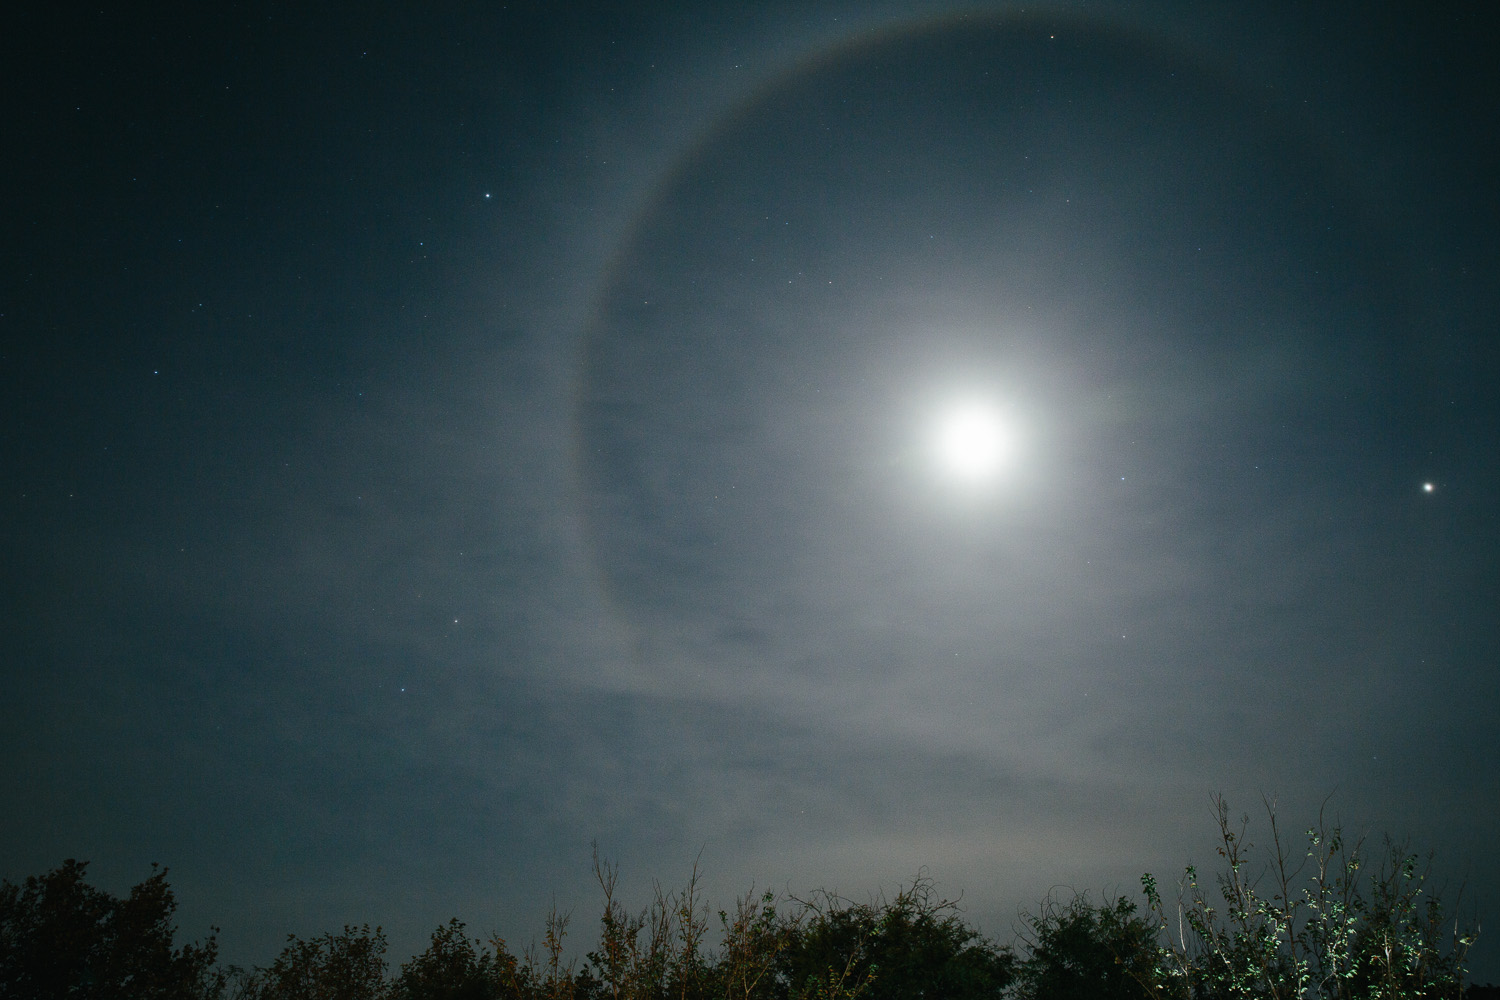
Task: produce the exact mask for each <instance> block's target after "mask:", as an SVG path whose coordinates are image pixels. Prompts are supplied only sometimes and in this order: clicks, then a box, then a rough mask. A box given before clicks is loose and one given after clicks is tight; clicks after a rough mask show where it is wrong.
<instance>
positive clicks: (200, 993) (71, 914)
mask: <svg viewBox="0 0 1500 1000" xmlns="http://www.w3.org/2000/svg"><path fill="white" fill-rule="evenodd" d="M152 867H153V869H154V871H153V874H152V875H151V877H150V878H148V879H146V881H144V882H142V883H140V884H139V885H137V886H136V887H135V888H133V889H131V890H130V895H128V896H126V897H125V898H124V899H120V898H117V897H115V896H113V895H111V894H110V893H108V892H105V891H103V890H101V889H96V888H94V887H93V886H91V885H89V884H88V883H87V882H86V881H85V880H84V876H85V874H86V873H87V872H86V870H87V868H88V863H87V862H83V861H75V860H72V859H69V860H67V861H64V862H63V863H62V864H61V865H60V866H59V867H57V868H54V869H53V870H52V871H50V872H48V873H47V874H45V875H41V876H32V877H30V878H28V879H27V880H26V882H25V883H24V884H23V885H14V884H12V883H10V882H0V997H5V998H26V1000H32V998H36V1000H52V998H57V1000H64V998H66V1000H95V998H98V1000H179V998H180V1000H197V998H201V997H210V996H214V995H217V994H218V993H219V992H220V991H221V990H222V987H223V982H224V978H223V975H222V974H221V973H219V972H217V971H216V970H215V969H214V961H215V959H216V958H217V955H218V947H217V943H216V941H215V938H214V937H213V936H212V935H210V936H209V938H208V940H207V941H205V942H203V943H202V944H189V945H183V946H182V947H180V948H174V947H173V942H172V939H173V936H174V935H175V933H176V928H175V927H174V926H173V925H172V914H173V912H174V911H176V909H177V900H176V898H175V897H174V896H173V894H172V888H171V886H170V885H168V884H167V871H166V869H165V868H156V866H154V865H153V866H152Z"/></svg>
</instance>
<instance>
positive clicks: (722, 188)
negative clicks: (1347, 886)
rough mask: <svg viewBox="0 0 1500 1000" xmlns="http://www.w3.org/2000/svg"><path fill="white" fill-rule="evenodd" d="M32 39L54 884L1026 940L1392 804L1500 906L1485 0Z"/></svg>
mask: <svg viewBox="0 0 1500 1000" xmlns="http://www.w3.org/2000/svg"><path fill="white" fill-rule="evenodd" d="M5 34H6V36H7V40H6V42H5V43H4V45H5V49H6V52H5V54H4V58H3V59H0V64H3V66H4V69H3V70H0V72H3V73H4V74H5V85H6V93H7V95H8V100H7V102H6V105H7V106H6V110H5V112H4V114H5V124H6V135H7V137H8V142H7V146H8V149H9V155H8V156H7V158H6V159H7V168H8V169H7V173H8V174H9V176H10V180H9V183H8V184H7V185H6V187H7V194H6V197H5V200H4V204H5V214H4V218H3V227H4V229H3V231H4V236H5V242H4V246H5V251H6V263H7V266H6V267H5V268H4V269H3V272H0V415H3V416H0V477H3V481H0V486H3V490H0V566H3V567H4V575H3V590H0V595H3V597H0V615H3V619H0V621H3V633H0V634H3V636H4V641H3V646H0V704H3V706H4V716H5V724H4V726H3V727H0V762H3V767H0V781H3V785H0V802H3V803H4V806H3V808H0V876H3V877H7V878H12V879H15V878H19V877H23V876H25V875H28V874H36V873H39V872H41V871H44V870H46V869H48V868H50V867H52V866H54V865H56V864H57V863H59V862H60V861H61V860H62V859H63V858H66V857H78V858H83V859H89V860H91V861H92V863H93V868H92V871H93V872H94V873H95V875H96V876H97V877H98V878H99V879H100V881H101V882H103V883H104V884H105V885H107V886H109V887H111V888H115V889H117V890H118V889H123V888H125V887H127V886H128V885H130V884H133V883H134V882H136V881H139V880H140V879H142V878H144V877H145V875H146V874H147V873H148V872H149V864H150V862H152V861H160V862H162V863H165V864H167V865H169V866H170V867H171V869H172V881H173V883H174V885H175V886H176V887H177V888H178V892H179V895H180V897H181V899H182V902H183V909H182V911H181V916H182V922H183V929H184V931H185V932H186V933H187V934H188V935H189V936H196V935H199V934H202V933H204V932H205V931H206V929H207V927H208V925H209V924H210V923H215V924H217V925H219V926H220V927H221V928H223V933H222V936H221V940H222V945H223V950H224V953H225V955H226V957H227V958H228V959H229V960H231V961H237V962H241V963H248V964H255V963H266V962H269V961H270V960H271V958H272V957H274V954H275V951H276V949H277V948H278V947H279V943H280V941H281V940H282V939H283V937H284V935H285V934H286V933H288V932H294V933H299V934H316V933H321V932H322V931H324V930H329V929H336V928H338V927H341V926H342V925H343V924H345V923H361V922H365V921H368V922H370V923H372V924H374V923H381V924H384V925H385V927H386V928H387V929H388V931H389V932H390V934H391V937H392V954H393V956H394V957H396V958H398V959H401V958H404V957H405V956H407V955H409V954H411V953H412V952H413V951H415V950H417V949H418V948H419V947H420V946H421V942H422V940H423V939H424V938H425V936H426V934H427V933H428V932H429V931H430V930H431V928H432V927H433V926H435V925H436V924H437V923H439V922H441V921H444V920H446V919H447V918H448V917H450V916H455V915H456V916H459V917H460V918H462V919H464V920H466V921H468V923H469V925H470V927H471V929H473V930H476V931H478V932H480V933H487V932H488V931H490V930H498V931H500V932H501V933H502V934H503V935H505V936H506V937H507V938H509V939H511V940H512V941H513V942H524V941H526V940H529V939H530V937H531V936H532V935H533V934H535V933H537V932H538V931H539V930H540V927H541V917H542V915H543V914H544V913H545V911H546V910H547V908H548V907H549V906H550V905H551V904H552V902H553V901H554V899H555V900H556V901H557V902H558V903H559V904H560V905H562V906H564V907H568V906H575V907H576V911H575V913H576V916H575V919H576V920H577V923H576V924H575V933H576V934H577V935H578V938H577V940H578V941H579V943H580V944H582V943H586V942H588V941H589V940H590V935H591V933H592V927H591V921H592V918H593V912H594V911H593V909H592V907H593V906H594V905H595V898H594V894H593V892H592V891H591V888H590V884H589V877H590V876H589V851H590V844H591V842H593V841H596V840H597V842H598V844H599V846H600V848H601V850H602V851H603V852H605V853H606V854H607V855H609V856H611V857H613V858H616V859H618V860H619V861H620V862H621V864H622V866H623V868H624V883H623V885H624V886H625V888H626V889H627V890H629V891H630V892H632V893H636V894H638V895H641V896H642V899H644V893H645V892H646V890H647V888H648V887H649V884H650V880H651V879H653V878H655V879H660V880H661V881H662V882H664V883H665V884H667V885H668V886H671V885H673V884H675V883H677V882H679V881H681V880H682V879H683V878H685V877H686V874H687V872H688V871H689V869H690V868H691V866H692V863H693V859H694V858H695V857H697V856H698V855H699V852H700V851H701V852H702V855H701V856H702V864H703V867H704V868H705V869H706V871H707V885H708V888H709V889H710V891H711V894H712V895H713V896H714V897H715V899H716V900H717V901H718V902H719V903H720V904H727V903H728V902H730V901H731V900H732V897H733V896H734V895H736V894H738V893H743V892H745V891H746V890H747V889H748V888H749V887H750V885H751V883H752V882H753V883H755V884H756V885H758V886H762V887H771V888H779V889H788V888H789V889H791V890H794V891H806V890H810V889H812V888H816V887H820V886H822V887H827V888H830V889H837V890H839V891H841V892H843V893H844V894H846V895H849V896H853V897H856V898H862V897H863V896H865V895H866V894H868V893H873V892H875V891H877V890H880V889H882V888H884V889H886V890H889V889H891V888H893V887H894V886H896V885H897V884H898V883H900V882H903V881H909V880H910V879H911V878H912V876H913V875H914V874H915V873H916V872H917V871H918V870H919V869H920V868H921V867H923V866H926V868H927V870H928V871H929V872H930V874H931V875H932V876H933V877H934V878H935V879H936V880H937V883H938V886H939V888H940V890H941V891H943V892H944V893H946V894H948V895H957V894H959V893H962V894H963V901H964V906H965V912H966V915H967V916H968V918H969V919H971V920H972V921H974V922H975V923H977V924H978V925H979V926H981V927H982V928H983V929H985V930H986V931H988V932H990V933H991V934H993V935H995V936H997V937H999V938H1001V939H1002V940H1006V939H1008V938H1009V936H1010V929H1011V925H1012V921H1013V919H1014V916H1015V914H1016V911H1017V909H1018V908H1019V907H1023V906H1027V905H1032V904H1034V903H1035V902H1036V901H1037V900H1039V899H1040V898H1041V897H1042V896H1044V895H1046V894H1047V892H1048V891H1049V890H1050V889H1052V888H1053V887H1054V886H1058V885H1066V886H1071V887H1074V888H1077V889H1080V890H1083V889H1087V890H1090V891H1092V892H1093V893H1095V894H1096V895H1097V894H1099V893H1100V892H1103V891H1109V890H1117V891H1122V892H1126V893H1134V892H1135V891H1136V888H1135V887H1136V885H1137V879H1138V877H1139V875H1140V874H1141V872H1143V871H1147V870H1151V871H1155V872H1156V873H1157V874H1158V875H1159V876H1162V877H1164V878H1165V877H1168V876H1170V875H1171V874H1174V873H1175V872H1177V871H1180V869H1181V868H1182V866H1184V865H1185V864H1187V863H1189V862H1193V861H1196V862H1198V863H1199V864H1201V865H1204V866H1207V865H1209V864H1210V863H1211V861H1212V854H1211V848H1212V843H1211V841H1212V825H1211V819H1210V811H1209V805H1208V797H1209V795H1210V793H1212V792H1215V791H1222V792H1223V793H1224V794H1225V795H1226V796H1227V797H1228V798H1229V800H1230V802H1231V804H1232V805H1234V806H1235V807H1236V809H1238V808H1241V807H1244V808H1248V809H1250V810H1251V811H1252V812H1253V811H1254V810H1255V808H1256V807H1257V805H1258V802H1259V797H1260V795H1261V793H1263V792H1264V793H1268V794H1272V795H1276V796H1278V797H1279V799H1280V802H1281V809H1282V813H1283V815H1284V816H1286V817H1287V818H1288V825H1289V826H1290V827H1292V828H1294V829H1297V828H1301V827H1303V826H1305V825H1307V824H1308V823H1310V822H1311V821H1312V820H1313V818H1314V817H1315V815H1316V812H1317V809H1318V807H1319V804H1320V803H1321V802H1322V800H1323V799H1324V797H1325V796H1327V795H1329V794H1330V793H1333V794H1334V798H1333V800H1332V803H1331V805H1330V808H1331V809H1333V810H1336V811H1337V812H1338V813H1339V814H1340V815H1341V816H1343V817H1344V818H1345V819H1346V820H1347V822H1348V823H1349V825H1350V826H1352V827H1355V828H1358V829H1360V830H1364V831H1368V832H1370V833H1371V834H1372V835H1373V836H1375V837H1376V838H1377V839H1378V837H1379V835H1380V833H1381V832H1382V831H1389V832H1390V833H1392V834H1394V835H1396V836H1398V837H1405V836H1409V837H1410V838H1412V840H1413V842H1414V843H1416V844H1418V845H1420V846H1424V847H1431V848H1434V849H1435V850H1436V851H1437V871H1438V873H1439V875H1440V876H1442V877H1445V878H1446V879H1448V880H1449V881H1451V882H1452V883H1453V884H1457V883H1458V882H1460V881H1466V882H1467V884H1468V890H1467V893H1468V897H1469V898H1471V899H1473V900H1475V901H1477V903H1478V905H1479V906H1480V908H1481V913H1489V914H1493V913H1494V899H1495V894H1496V893H1497V892H1500V867H1497V863H1496V861H1495V859H1494V857H1493V852H1492V851H1489V850H1488V848H1489V847H1490V845H1491V842H1492V840H1493V833H1494V829H1495V816H1496V812H1497V791H1496V790H1497V788H1500V741H1497V739H1496V738H1495V735H1494V728H1495V727H1494V719H1495V718H1496V711H1497V694H1496V654H1497V651H1500V649H1497V647H1500V615H1497V607H1500V586H1497V562H1496V560H1497V555H1500V550H1497V546H1496V542H1497V537H1496V536H1497V522H1496V517H1495V505H1494V500H1493V498H1494V497H1495V495H1496V490H1497V488H1500V482H1497V480H1500V467H1497V462H1496V454H1497V452H1500V436H1497V429H1500V423H1497V417H1500V410H1497V405H1496V402H1495V394H1494V391H1493V388H1492V387H1493V385H1494V384H1495V380H1496V378H1497V377H1500V356H1497V348H1496V339H1495V336H1494V333H1495V330H1496V321H1497V318H1500V299H1497V294H1500V290H1497V286H1496V282H1495V275H1496V274H1497V273H1500V272H1497V264H1500V261H1497V245H1496V242H1495V238H1494V233H1495V232H1496V231H1497V223H1500V217H1497V216H1500V204H1497V198H1496V182H1495V178H1496V177H1500V155H1497V153H1500V150H1497V146H1496V143H1497V140H1496V136H1497V135H1500V128H1497V126H1500V122H1496V120H1495V119H1496V106H1495V98H1496V95H1497V93H1500V86H1497V84H1500V81H1497V80H1496V78H1495V69H1494V67H1493V65H1492V62H1491V55H1490V53H1492V52H1493V50H1494V43H1495V41H1496V40H1497V39H1496V37H1495V33H1494V30H1493V28H1492V27H1491V25H1490V23H1489V21H1488V20H1487V19H1485V18H1484V17H1482V16H1481V14H1480V12H1479V11H1478V8H1473V9H1472V11H1471V10H1470V9H1469V8H1462V9H1453V10H1447V11H1445V12H1443V13H1441V14H1432V13H1430V12H1429V11H1428V10H1427V9H1426V8H1424V7H1421V6H1419V5H1394V6H1390V5H1388V7H1387V9H1386V10H1385V11H1384V12H1383V13H1381V14H1379V15H1376V16H1374V17H1372V16H1371V15H1370V14H1369V12H1368V11H1367V10H1366V9H1365V6H1364V5H1324V6H1323V7H1320V8H1319V9H1318V10H1317V11H1309V10H1308V9H1305V7H1304V5H1296V4H1286V5H1275V4H1273V5H1271V6H1267V5H1265V4H1227V5H1217V6H1216V7H1215V9H1214V10H1212V11H1209V10H1205V9H1202V5H1190V4H1183V5H1176V4H1170V3H1140V4H1116V5H1090V4H1076V5H1067V4H1064V5H1057V6H1047V5H1041V6H1032V5H1028V6H1027V7H1026V8H1025V9H1024V11H1023V10H1022V9H1021V8H1019V7H1014V6H1009V5H1004V4H996V5H993V6H991V7H989V8H985V9H975V10H970V11H969V12H968V13H967V14H966V15H959V14H957V13H956V12H955V10H954V9H953V8H951V7H950V6H948V5H945V4H941V3H922V4H903V5H879V4H877V5H870V4H848V5H844V4H822V3H816V4H811V5H809V4H805V3H803V4H784V5H783V4H765V5H757V7H756V9H754V10H753V11H747V10H744V9H741V8H740V6H739V5H713V4H700V5H679V6H676V7H671V8H666V7H662V8H659V9H657V10H655V11H654V12H649V13H643V12H641V11H639V10H636V9H633V8H632V7H631V6H629V5H618V6H608V7H606V6H599V5H596V6H586V5H558V4H546V5H543V4H519V5H515V4H512V5H506V6H501V5H488V6H486V7H484V8H480V7H477V6H476V7H473V8H465V7H463V6H461V5H441V4H439V5H425V6H423V7H420V8H419V7H415V6H413V7H411V8H397V7H380V6H375V7H370V6H361V7H359V8H358V9H357V10H356V9H352V8H351V9H343V10H332V11H327V12H309V11H305V10H302V9H300V8H298V7H295V6H292V7H283V6H277V5H266V4H251V5H245V6H239V7H232V8H227V9H220V8H212V9H211V8H204V9H201V10H196V11H180V10H175V9H171V10H169V9H165V8H161V9H158V10H156V11H154V12H153V11H147V12H145V13H143V12H142V11H141V10H139V9H136V8H118V9H117V8H111V7H107V6H106V7H104V8H100V7H98V6H94V7H90V8H87V9H83V8H73V9H61V10H60V9H58V8H49V9H48V10H46V11H45V12H43V11H41V10H40V9H38V10H35V11H32V12H29V13H23V14H20V15H15V16H13V19H12V23H11V28H10V30H8V31H7V32H6V33H5ZM960 399H981V400H983V401H984V402H985V403H986V405H989V406H992V407H993V408H994V409H995V411H996V412H997V413H999V414H1001V416H1002V418H1003V419H1004V420H1005V421H1006V422H1007V425H1008V426H1009V427H1010V429H1011V433H1013V434H1014V439H1015V442H1016V444H1015V450H1014V454H1013V455H1012V456H1011V458H1010V460H1009V461H1008V462H1007V463H1006V464H1005V465H1004V467H1003V468H1002V469H1001V470H1000V472H999V473H998V474H997V476H996V478H995V479H994V480H992V481H989V482H987V483H984V484H981V485H980V486H978V487H976V486H975V485H974V484H972V483H961V482H956V481H954V480H953V479H952V478H951V477H945V476H944V475H943V474H942V472H941V470H940V468H938V466H937V465H936V464H935V462H934V461H933V456H932V448H931V440H930V439H931V429H932V426H933V423H934V421H935V420H937V419H939V417H940V416H941V414H942V413H943V412H944V411H945V409H946V408H947V407H948V406H949V405H950V404H951V403H953V402H954V401H957V400H960ZM1424 484H1431V486H1432V489H1431V490H1427V489H1425V488H1424ZM1495 954H1496V952H1495V949H1494V945H1493V942H1492V941H1489V940H1488V939H1481V943H1480V946H1479V948H1478V949H1477V950H1476V951H1475V953H1474V966H1475V971H1476V973H1477V974H1478V978H1480V979H1481V980H1483V979H1486V978H1489V979H1495V978H1500V966H1497V964H1496V960H1495V958H1494V957H1493V956H1494V955H1495Z"/></svg>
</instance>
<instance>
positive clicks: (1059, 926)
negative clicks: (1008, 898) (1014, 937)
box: [1015, 896, 1157, 1000]
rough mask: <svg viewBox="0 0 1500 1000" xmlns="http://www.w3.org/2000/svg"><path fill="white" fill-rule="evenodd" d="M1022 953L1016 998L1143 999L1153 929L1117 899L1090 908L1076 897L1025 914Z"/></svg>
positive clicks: (1153, 956)
mask: <svg viewBox="0 0 1500 1000" xmlns="http://www.w3.org/2000/svg"><path fill="white" fill-rule="evenodd" d="M1024 920H1025V925H1026V929H1025V932H1024V934H1025V936H1026V938H1027V939H1028V941H1027V943H1028V944H1029V946H1030V947H1029V948H1028V949H1027V955H1026V958H1025V959H1024V960H1022V961H1021V962H1020V963H1019V964H1018V967H1017V976H1016V980H1017V981H1016V991H1015V997H1016V1000H1143V998H1145V997H1146V996H1147V992H1146V988H1145V987H1144V986H1143V985H1142V982H1143V980H1144V981H1149V980H1150V978H1151V977H1152V976H1153V974H1154V969H1155V966H1156V961H1157V944H1156V928H1155V927H1154V926H1153V925H1152V922H1151V920H1150V919H1149V918H1147V917H1140V916H1136V913H1135V904H1134V903H1131V902H1130V901H1128V900H1126V899H1123V898H1121V899H1117V900H1115V902H1114V903H1113V904H1111V905H1101V906H1097V907H1096V906H1093V905H1091V904H1090V903H1089V901H1088V899H1087V897H1084V896H1077V897H1075V898H1074V899H1073V900H1072V901H1071V902H1069V903H1067V904H1065V905H1059V904H1055V903H1052V902H1050V901H1049V902H1048V903H1046V904H1044V905H1043V907H1042V909H1041V911H1040V912H1039V913H1036V914H1028V915H1027V916H1026V917H1025V918H1024Z"/></svg>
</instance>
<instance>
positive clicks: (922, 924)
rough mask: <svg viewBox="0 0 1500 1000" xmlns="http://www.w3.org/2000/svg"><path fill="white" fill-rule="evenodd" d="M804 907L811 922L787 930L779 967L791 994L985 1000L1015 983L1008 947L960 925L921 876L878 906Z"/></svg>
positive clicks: (833, 902)
mask: <svg viewBox="0 0 1500 1000" xmlns="http://www.w3.org/2000/svg"><path fill="white" fill-rule="evenodd" d="M805 905H806V906H807V907H808V909H809V911H810V912H811V916H810V919H807V920H806V921H804V922H802V923H800V924H799V925H798V926H795V927H794V928H792V929H791V933H790V935H789V940H788V942H787V945H786V947H785V949H784V950H783V951H782V953H781V960H780V964H779V969H778V971H779V973H780V978H781V979H782V980H783V981H784V982H785V983H786V984H787V985H788V986H789V987H790V988H791V992H792V995H793V996H799V995H804V994H805V993H807V992H809V987H811V986H814V985H819V986H821V985H825V984H832V985H835V986H837V985H839V984H842V987H843V989H845V990H847V991H849V992H851V993H852V992H853V991H854V990H856V989H860V988H861V987H863V988H864V990H865V993H864V994H863V995H866V996H868V997H870V998H871V1000H919V998H925V997H942V998H947V1000H990V998H999V997H1001V996H1003V995H1004V994H1005V991H1006V988H1007V987H1008V986H1009V985H1010V983H1011V980H1012V978H1013V975H1014V967H1015V957H1014V955H1013V954H1012V953H1011V950H1010V949H1009V948H1006V947H1004V946H997V945H994V944H992V943H990V942H989V941H987V940H986V939H984V938H983V937H981V936H980V935H979V933H978V932H977V931H975V930H973V929H972V928H970V927H968V926H967V925H966V924H964V922H963V921H962V920H961V919H960V918H959V916H958V914H957V912H956V909H955V907H954V904H953V903H951V902H948V901H935V900H934V898H933V895H932V883H931V882H930V881H927V880H925V879H921V878H919V879H918V880H917V881H916V882H915V883H914V884H913V885H912V887H911V888H910V889H906V890H904V891H902V892H900V893H899V894H898V895H897V896H896V898H895V900H893V901H892V902H890V903H888V904H885V905H883V906H869V905H854V904H850V903H846V902H844V901H842V900H839V899H836V898H834V897H831V896H825V897H824V898H823V900H822V901H821V903H814V902H809V903H807V904H805ZM830 992H831V991H830Z"/></svg>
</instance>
